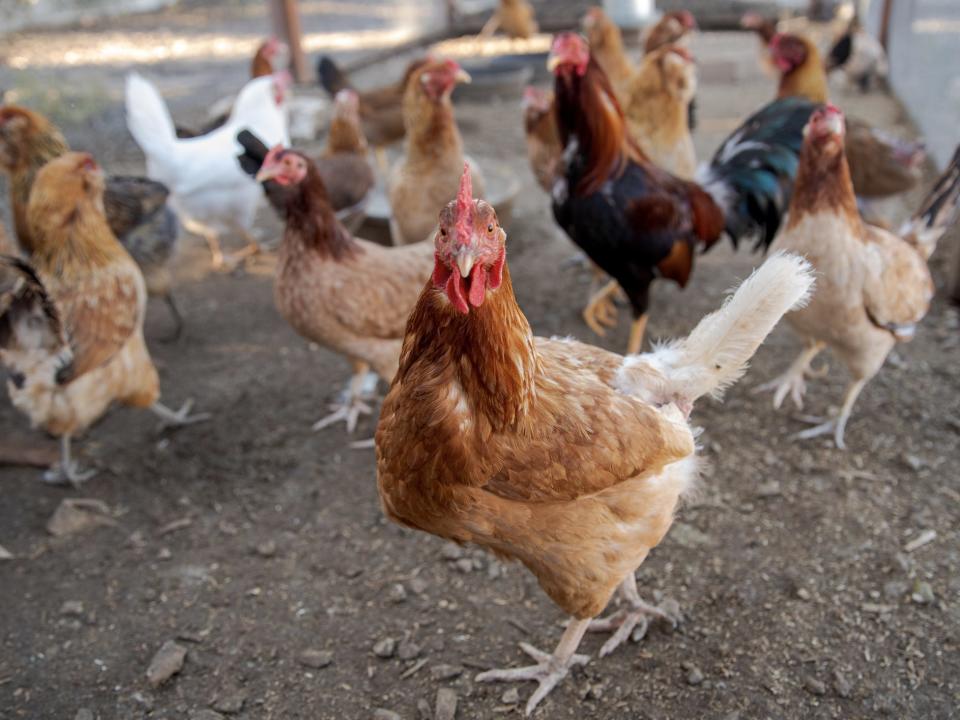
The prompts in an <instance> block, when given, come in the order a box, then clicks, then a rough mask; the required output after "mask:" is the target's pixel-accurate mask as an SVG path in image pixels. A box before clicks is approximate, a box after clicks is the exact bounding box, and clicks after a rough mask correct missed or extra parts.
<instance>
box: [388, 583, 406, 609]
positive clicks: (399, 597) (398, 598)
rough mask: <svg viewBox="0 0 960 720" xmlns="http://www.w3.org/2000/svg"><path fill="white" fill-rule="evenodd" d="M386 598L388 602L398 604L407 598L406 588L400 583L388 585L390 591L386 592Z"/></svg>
mask: <svg viewBox="0 0 960 720" xmlns="http://www.w3.org/2000/svg"><path fill="white" fill-rule="evenodd" d="M387 599H388V600H390V602H392V603H394V604H396V605H399V604H400V603H402V602H404V601H405V600H406V599H407V590H406V588H405V587H403V585H402V584H401V583H396V584H394V585H391V586H390V592H388V593H387Z"/></svg>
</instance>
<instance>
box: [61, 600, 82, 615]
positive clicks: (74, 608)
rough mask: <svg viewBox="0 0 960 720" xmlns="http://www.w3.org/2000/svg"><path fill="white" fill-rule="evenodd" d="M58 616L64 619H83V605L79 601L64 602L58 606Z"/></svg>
mask: <svg viewBox="0 0 960 720" xmlns="http://www.w3.org/2000/svg"><path fill="white" fill-rule="evenodd" d="M60 614H61V615H64V616H66V617H83V603H82V602H80V601H79V600H65V601H64V603H63V605H61V606H60Z"/></svg>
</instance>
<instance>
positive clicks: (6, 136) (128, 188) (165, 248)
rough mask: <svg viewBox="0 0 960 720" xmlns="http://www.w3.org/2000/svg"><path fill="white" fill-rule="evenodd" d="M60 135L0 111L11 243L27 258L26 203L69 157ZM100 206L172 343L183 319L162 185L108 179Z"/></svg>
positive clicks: (33, 119)
mask: <svg viewBox="0 0 960 720" xmlns="http://www.w3.org/2000/svg"><path fill="white" fill-rule="evenodd" d="M69 151H70V148H69V146H68V145H67V141H66V140H65V139H64V137H63V135H62V134H61V133H60V131H59V130H58V129H57V128H56V126H54V124H53V123H51V122H50V121H49V120H48V119H47V118H45V117H43V116H42V115H40V114H39V113H36V112H33V111H32V110H28V109H27V108H23V107H19V106H16V105H6V106H3V107H0V167H2V168H3V169H4V171H5V172H6V173H7V175H8V178H9V185H10V206H11V208H12V210H13V218H14V227H15V229H16V235H17V241H18V242H19V244H20V247H21V248H22V249H23V251H24V252H26V253H30V252H31V250H32V247H33V239H32V234H31V231H30V227H29V225H28V223H27V202H28V201H29V199H30V190H31V188H32V187H33V181H34V178H35V177H36V174H37V172H38V171H39V170H40V168H42V167H43V166H44V165H45V164H46V163H47V162H49V161H50V160H53V159H55V158H58V157H60V156H61V155H64V154H65V153H67V152H69ZM105 183H106V188H105V190H104V196H103V204H104V209H105V211H106V216H107V222H108V223H109V224H110V230H111V231H112V232H113V234H114V235H116V236H117V239H118V240H119V241H120V243H121V244H122V245H123V246H124V247H125V248H126V249H127V252H129V253H130V254H131V255H132V256H133V259H134V260H136V262H137V264H138V265H139V266H140V269H141V271H142V272H143V275H144V277H145V279H146V282H147V291H148V292H149V293H150V295H152V296H154V297H159V298H162V299H163V300H164V301H165V302H166V304H167V307H168V308H169V309H170V314H171V315H172V316H173V320H174V323H175V329H174V333H173V338H177V337H179V336H180V333H181V332H182V330H183V316H182V315H181V314H180V310H179V308H178V306H177V303H176V301H175V299H174V295H173V289H172V285H173V277H172V274H171V269H170V263H171V261H172V260H173V256H174V254H175V253H176V246H177V235H178V234H179V226H178V224H177V218H176V215H175V214H174V212H173V210H172V209H171V208H170V207H169V205H168V203H167V197H168V195H169V194H170V192H169V190H167V188H166V186H165V185H163V184H162V183H158V182H155V181H153V180H148V179H147V178H141V177H130V176H116V175H114V176H110V177H107V178H106V180H105Z"/></svg>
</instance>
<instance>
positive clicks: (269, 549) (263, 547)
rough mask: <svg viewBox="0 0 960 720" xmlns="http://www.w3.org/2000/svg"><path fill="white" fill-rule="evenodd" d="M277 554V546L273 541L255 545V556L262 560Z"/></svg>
mask: <svg viewBox="0 0 960 720" xmlns="http://www.w3.org/2000/svg"><path fill="white" fill-rule="evenodd" d="M276 554H277V544H276V543H275V542H274V541H273V540H267V541H266V542H262V543H260V544H259V545H257V555H259V556H260V557H262V558H272V557H273V556H274V555H276Z"/></svg>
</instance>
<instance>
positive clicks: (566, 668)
mask: <svg viewBox="0 0 960 720" xmlns="http://www.w3.org/2000/svg"><path fill="white" fill-rule="evenodd" d="M589 624H590V620H571V621H570V624H569V625H567V629H566V630H565V631H564V632H563V637H561V638H560V642H559V643H558V644H557V649H556V650H554V651H553V655H551V654H549V653H545V652H543V651H542V650H538V649H537V648H535V647H533V646H532V645H528V644H527V643H520V649H521V650H523V651H524V652H525V653H526V654H527V655H529V656H530V657H532V658H533V659H534V660H536V661H537V664H536V665H529V666H527V667H522V668H508V669H506V670H487V671H486V672H482V673H480V674H479V675H477V677H476V678H475V680H476V681H477V682H516V681H519V680H536V681H537V682H538V683H539V684H540V686H539V687H538V688H537V690H536V692H534V693H533V695H531V696H530V699H529V700H528V701H527V707H526V714H527V715H529V714H530V713H532V712H533V710H534V708H535V707H537V705H539V704H540V701H541V700H543V699H544V698H545V697H546V696H547V695H548V694H549V692H550V691H551V690H553V689H554V688H555V687H556V686H557V684H558V683H559V682H560V681H561V680H563V679H564V678H565V677H566V676H567V674H568V673H569V672H570V668H571V667H573V666H574V665H586V663H587V661H589V660H590V657H589V656H588V655H577V654H576V650H577V646H579V645H580V640H582V639H583V634H584V633H585V632H586V631H587V626H589Z"/></svg>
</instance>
